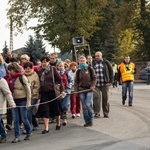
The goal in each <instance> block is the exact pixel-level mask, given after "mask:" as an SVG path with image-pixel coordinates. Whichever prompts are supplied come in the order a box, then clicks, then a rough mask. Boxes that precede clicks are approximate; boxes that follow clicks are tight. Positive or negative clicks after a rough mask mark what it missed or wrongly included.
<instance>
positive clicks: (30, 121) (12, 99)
mask: <svg viewBox="0 0 150 150" xmlns="http://www.w3.org/2000/svg"><path fill="white" fill-rule="evenodd" d="M113 67H114V65H113V64H111V63H110V62H109V61H108V60H106V59H104V58H103V55H102V53H101V52H100V51H97V52H96V53H95V60H94V61H93V58H92V56H87V57H85V56H80V57H79V58H78V62H74V61H70V60H69V59H66V60H65V61H59V60H58V58H57V54H56V53H51V54H50V55H49V56H43V57H42V58H41V59H40V60H39V61H37V65H34V64H33V62H31V61H30V57H29V56H28V55H26V54H23V55H22V56H21V59H20V60H19V59H17V58H15V57H13V55H12V53H11V51H8V53H7V57H6V59H5V60H4V59H3V56H2V55H0V97H1V99H0V136H1V137H0V143H4V142H6V137H7V134H6V131H5V128H6V129H7V130H12V123H13V126H14V139H13V140H12V143H17V142H20V141H21V131H20V127H21V126H22V124H23V128H24V131H23V133H24V134H26V136H25V138H24V140H30V139H31V137H32V132H33V131H34V130H37V129H38V126H39V122H38V120H39V119H40V118H42V119H43V122H44V129H43V131H42V134H47V133H48V132H49V122H50V119H51V121H55V123H56V128H55V129H56V130H60V129H61V126H66V125H67V123H68V122H67V119H68V111H69V108H70V112H71V114H72V119H75V118H76V117H80V114H81V106H82V113H83V119H84V122H85V124H84V125H83V126H84V127H90V126H92V125H93V121H94V117H95V118H100V112H101V108H102V111H103V117H105V118H109V111H110V104H109V88H110V86H111V85H112V84H113V86H117V85H116V80H118V81H121V82H122V104H123V105H124V104H125V100H126V99H127V89H129V106H132V99H133V81H134V73H135V72H136V70H135V65H134V63H131V62H130V57H129V56H125V58H124V61H123V63H122V64H120V65H119V67H117V68H115V69H116V72H114V69H113ZM53 81H54V82H55V83H57V84H59V85H60V93H61V94H62V95H63V98H62V99H61V100H57V97H56V95H55V89H54V82H53ZM6 102H7V105H6ZM69 106H70V107H69ZM6 107H7V108H6ZM6 113H7V122H6V126H4V123H3V119H2V115H3V114H6ZM61 120H62V121H61Z"/></svg>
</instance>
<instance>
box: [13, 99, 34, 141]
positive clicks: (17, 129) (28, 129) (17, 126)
mask: <svg viewBox="0 0 150 150" xmlns="http://www.w3.org/2000/svg"><path fill="white" fill-rule="evenodd" d="M16 106H23V107H16V108H12V115H13V119H14V131H15V137H17V138H20V136H21V133H20V119H19V115H20V116H21V121H22V122H23V125H24V128H25V130H26V133H27V135H30V134H31V132H32V129H31V125H30V123H29V120H28V117H27V108H26V101H24V102H19V103H16Z"/></svg>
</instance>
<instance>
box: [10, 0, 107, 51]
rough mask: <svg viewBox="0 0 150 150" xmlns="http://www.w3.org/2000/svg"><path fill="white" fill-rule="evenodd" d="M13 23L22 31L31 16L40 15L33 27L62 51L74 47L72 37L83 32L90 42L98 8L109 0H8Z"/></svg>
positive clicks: (37, 16) (94, 28)
mask: <svg viewBox="0 0 150 150" xmlns="http://www.w3.org/2000/svg"><path fill="white" fill-rule="evenodd" d="M9 3H10V4H11V8H10V9H9V13H8V15H11V16H12V19H13V24H14V26H15V27H16V28H17V29H18V31H21V29H23V27H25V26H26V25H27V22H28V21H29V20H30V19H31V18H38V21H39V23H38V25H37V26H35V27H32V29H34V30H35V32H36V33H39V32H40V34H42V35H43V37H44V38H45V39H46V40H47V41H49V43H50V44H52V46H56V47H58V48H59V49H60V50H61V52H62V53H64V52H68V51H71V49H72V38H73V37H78V36H84V38H85V41H86V42H87V41H88V40H89V39H90V38H91V37H92V35H93V33H94V32H95V31H96V30H98V29H99V28H98V27H97V26H96V23H97V22H98V21H99V20H100V19H101V18H100V16H99V10H100V9H101V8H103V7H105V6H106V4H107V0H94V1H93V0H88V1H87V0H80V1H77V0H72V1H70V0H55V1H54V0H51V1H47V0H38V1H37V0H28V1H27V0H26V1H24V0H13V1H12V0H9Z"/></svg>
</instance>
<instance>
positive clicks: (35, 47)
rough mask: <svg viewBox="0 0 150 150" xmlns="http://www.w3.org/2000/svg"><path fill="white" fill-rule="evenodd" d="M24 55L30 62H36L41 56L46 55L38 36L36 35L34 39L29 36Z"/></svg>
mask: <svg viewBox="0 0 150 150" xmlns="http://www.w3.org/2000/svg"><path fill="white" fill-rule="evenodd" d="M24 53H26V54H28V55H29V56H30V60H31V61H32V62H36V61H37V60H39V59H40V58H41V57H42V56H43V55H47V54H48V53H47V52H46V50H45V46H44V44H43V41H42V38H41V37H40V35H37V36H36V38H35V39H34V38H33V37H32V36H31V35H30V36H29V41H27V42H26V45H25V50H24Z"/></svg>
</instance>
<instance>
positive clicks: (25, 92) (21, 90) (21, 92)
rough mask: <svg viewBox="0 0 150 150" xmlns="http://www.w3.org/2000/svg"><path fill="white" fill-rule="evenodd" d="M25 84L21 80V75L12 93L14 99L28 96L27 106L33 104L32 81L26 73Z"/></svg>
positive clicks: (23, 77)
mask: <svg viewBox="0 0 150 150" xmlns="http://www.w3.org/2000/svg"><path fill="white" fill-rule="evenodd" d="M22 80H23V83H24V85H22V83H21V82H20V80H19V77H18V78H17V79H16V81H15V84H14V91H13V93H12V95H13V98H14V99H20V98H27V104H26V105H27V106H30V105H31V89H30V83H29V81H28V79H27V77H26V76H25V75H23V76H22Z"/></svg>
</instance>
